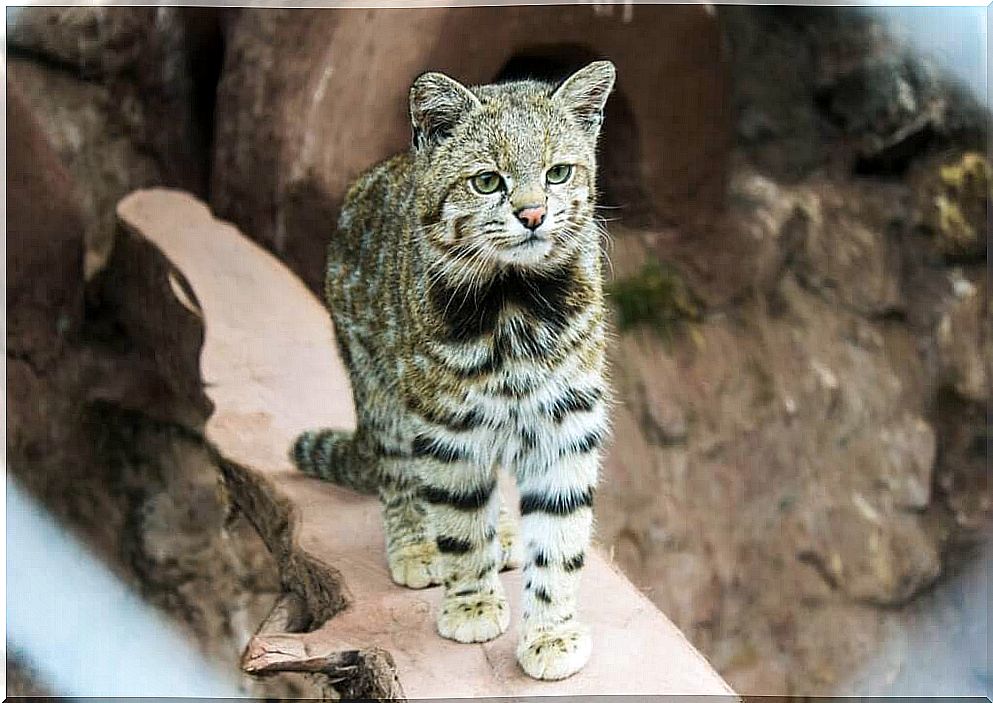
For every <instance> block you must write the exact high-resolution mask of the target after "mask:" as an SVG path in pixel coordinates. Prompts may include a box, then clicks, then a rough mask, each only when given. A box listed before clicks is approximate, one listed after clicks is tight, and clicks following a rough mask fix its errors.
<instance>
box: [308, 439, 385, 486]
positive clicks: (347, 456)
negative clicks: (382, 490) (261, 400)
mask: <svg viewBox="0 0 993 703" xmlns="http://www.w3.org/2000/svg"><path fill="white" fill-rule="evenodd" d="M364 454H365V453H364V452H360V451H358V448H357V447H356V443H355V438H354V437H353V435H352V433H351V432H342V431H340V430H309V431H307V432H304V433H303V434H301V435H300V436H299V437H297V438H296V440H295V441H294V442H293V448H292V449H291V450H290V459H292V460H293V463H295V464H296V465H297V468H298V469H300V470H301V471H303V472H304V473H305V474H308V475H310V476H316V477H317V478H320V479H323V480H325V481H331V482H332V483H336V484H338V485H340V486H345V487H346V488H351V489H352V490H353V491H358V492H359V493H368V494H375V493H377V492H378V490H379V483H380V482H379V472H378V471H377V470H376V468H377V467H376V461H375V458H374V457H373V456H371V455H369V456H364Z"/></svg>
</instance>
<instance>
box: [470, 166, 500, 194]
mask: <svg viewBox="0 0 993 703" xmlns="http://www.w3.org/2000/svg"><path fill="white" fill-rule="evenodd" d="M469 182H470V183H472V187H473V188H475V189H476V192H477V193H480V194H481V195H490V194H491V193H496V192H497V191H498V190H500V189H501V188H502V187H503V179H502V178H500V174H499V173H496V172H495V171H486V172H485V173H479V174H476V175H475V176H473V177H472V178H470V179H469Z"/></svg>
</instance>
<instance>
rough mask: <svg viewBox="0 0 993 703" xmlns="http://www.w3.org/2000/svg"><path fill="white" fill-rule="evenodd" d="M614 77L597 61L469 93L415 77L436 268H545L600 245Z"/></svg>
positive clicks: (463, 272)
mask: <svg viewBox="0 0 993 703" xmlns="http://www.w3.org/2000/svg"><path fill="white" fill-rule="evenodd" d="M614 76H615V71H614V66H613V64H612V63H610V62H609V61H596V62H594V63H591V64H589V65H588V66H586V67H585V68H582V69H580V70H579V71H577V72H576V73H574V74H572V75H571V76H570V77H569V78H567V79H566V80H565V81H563V82H562V83H561V84H559V85H558V86H554V85H550V84H546V83H539V82H536V81H518V82H514V83H504V84H495V85H487V86H481V87H476V88H467V87H465V86H463V85H461V84H460V83H458V82H457V81H455V80H453V79H452V78H449V77H448V76H445V75H443V74H441V73H426V74H424V75H422V76H420V77H419V78H418V79H417V80H416V81H415V82H414V85H413V86H412V88H411V91H410V114H411V121H412V123H413V129H414V146H413V148H414V150H415V158H416V163H417V200H416V208H417V215H418V218H419V221H420V225H421V231H422V232H423V234H424V241H425V243H426V244H427V246H428V247H430V248H431V250H432V255H436V256H434V257H433V258H436V262H435V263H436V265H437V266H438V268H439V269H441V270H444V271H445V272H446V273H447V274H448V275H450V276H456V277H461V276H464V277H467V278H469V277H475V278H480V277H484V276H485V275H486V274H487V273H489V272H492V271H494V270H497V269H500V268H503V267H508V266H510V267H521V268H533V269H539V270H540V269H546V268H552V267H555V266H558V265H561V264H562V263H563V262H564V261H567V260H569V259H571V258H573V257H574V256H575V255H576V253H577V252H579V251H581V250H584V249H585V250H586V251H588V252H591V251H593V250H594V249H595V248H596V247H598V237H599V235H598V234H597V232H596V227H595V226H594V225H593V218H594V212H595V196H596V155H595V154H596V141H597V136H598V134H599V131H600V125H601V123H602V121H603V108H604V104H605V103H606V101H607V96H608V95H609V93H610V91H611V89H612V88H613V85H614Z"/></svg>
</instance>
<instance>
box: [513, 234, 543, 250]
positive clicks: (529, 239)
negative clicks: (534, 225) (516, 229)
mask: <svg viewBox="0 0 993 703" xmlns="http://www.w3.org/2000/svg"><path fill="white" fill-rule="evenodd" d="M547 241H548V237H546V236H545V235H543V234H538V233H537V232H532V233H531V234H529V235H528V236H526V237H525V238H524V239H522V240H521V241H519V242H517V243H516V244H511V245H510V248H511V249H520V248H521V247H532V246H535V245H536V244H540V243H542V242H547Z"/></svg>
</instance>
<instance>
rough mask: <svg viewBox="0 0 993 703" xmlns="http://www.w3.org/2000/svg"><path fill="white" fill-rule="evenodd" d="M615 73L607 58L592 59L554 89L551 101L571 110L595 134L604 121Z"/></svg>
mask: <svg viewBox="0 0 993 703" xmlns="http://www.w3.org/2000/svg"><path fill="white" fill-rule="evenodd" d="M616 76H617V71H616V69H615V68H614V64H612V63H611V62H610V61H594V62H593V63H591V64H589V65H587V66H585V67H583V68H581V69H579V70H578V71H576V72H575V73H573V74H572V75H571V76H569V77H568V78H566V79H565V81H564V82H563V83H562V84H561V85H560V86H559V87H558V88H556V89H555V92H554V93H553V94H552V101H553V102H555V103H558V104H559V105H561V106H562V107H563V108H565V109H566V110H568V111H569V112H571V113H572V115H573V117H575V118H576V121H577V122H579V124H580V125H582V126H583V127H584V128H585V129H586V130H587V131H588V132H590V133H591V134H592V135H594V136H596V134H597V133H598V132H599V131H600V125H601V124H602V123H603V106H604V105H606V103H607V96H608V95H610V91H611V89H613V87H614V79H615V77H616Z"/></svg>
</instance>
